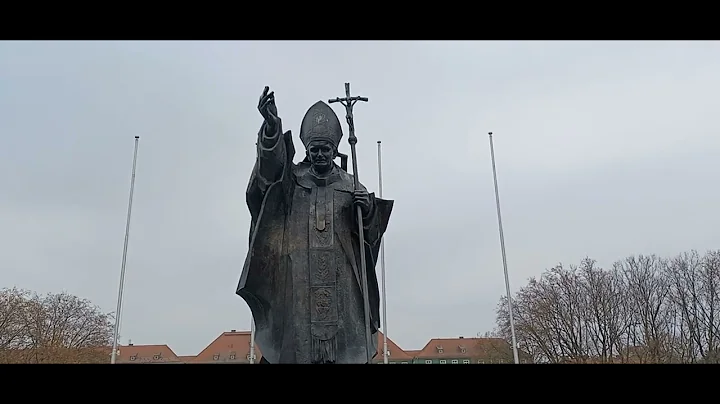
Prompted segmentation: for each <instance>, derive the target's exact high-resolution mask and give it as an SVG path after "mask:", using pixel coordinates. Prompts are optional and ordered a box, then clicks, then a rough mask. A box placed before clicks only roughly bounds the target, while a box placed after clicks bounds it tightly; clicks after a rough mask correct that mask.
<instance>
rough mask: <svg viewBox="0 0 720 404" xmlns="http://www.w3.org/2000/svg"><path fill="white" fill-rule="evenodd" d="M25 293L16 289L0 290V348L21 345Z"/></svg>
mask: <svg viewBox="0 0 720 404" xmlns="http://www.w3.org/2000/svg"><path fill="white" fill-rule="evenodd" d="M26 295H27V293H26V292H24V291H21V290H18V289H3V290H0V350H3V351H4V350H7V349H13V348H18V347H19V346H21V345H22V339H23V321H22V318H23V316H22V313H23V308H24V305H25V301H26V298H27V296H26Z"/></svg>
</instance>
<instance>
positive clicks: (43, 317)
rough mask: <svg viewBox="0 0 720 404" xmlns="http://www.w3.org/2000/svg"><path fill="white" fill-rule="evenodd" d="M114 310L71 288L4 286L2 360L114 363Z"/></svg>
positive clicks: (0, 335)
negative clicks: (43, 289)
mask: <svg viewBox="0 0 720 404" xmlns="http://www.w3.org/2000/svg"><path fill="white" fill-rule="evenodd" d="M113 321H114V319H113V315H112V314H110V313H103V312H102V310H101V309H100V308H99V307H97V306H95V305H93V304H91V303H90V301H88V300H86V299H81V298H79V297H77V296H73V295H71V294H68V293H64V292H63V293H57V294H54V293H50V294H46V295H39V294H37V293H33V292H30V291H26V290H20V289H2V290H0V363H109V360H110V349H111V346H112V338H113V326H114V324H113Z"/></svg>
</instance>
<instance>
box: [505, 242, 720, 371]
mask: <svg viewBox="0 0 720 404" xmlns="http://www.w3.org/2000/svg"><path fill="white" fill-rule="evenodd" d="M512 303H513V314H514V316H513V320H514V324H515V333H516V337H517V342H518V347H519V349H520V350H521V351H523V352H525V353H526V354H528V355H529V356H530V357H531V358H532V360H533V361H534V362H536V363H720V250H717V251H709V252H707V253H705V254H704V255H701V254H699V253H698V252H697V251H690V252H686V253H682V254H679V255H677V256H674V257H670V258H662V257H658V256H656V255H647V256H646V255H639V256H630V257H627V258H625V259H623V260H620V261H617V262H615V263H614V264H613V265H612V267H611V268H609V269H605V268H601V267H599V266H598V265H597V262H596V261H595V260H593V259H590V258H585V259H583V260H582V261H581V262H580V264H579V265H571V266H569V267H565V266H563V265H562V264H560V265H558V266H556V267H554V268H551V269H548V270H546V271H545V272H544V273H543V274H542V275H541V276H540V277H539V278H531V279H530V280H529V282H528V283H527V285H526V286H524V287H523V288H521V289H520V290H519V291H518V292H517V293H516V294H515V296H514V297H513V300H512ZM495 333H496V334H497V335H498V336H501V337H502V338H505V339H506V340H508V341H510V340H511V339H510V322H509V316H508V310H507V300H506V297H501V299H500V302H499V304H498V307H497V328H496V331H495Z"/></svg>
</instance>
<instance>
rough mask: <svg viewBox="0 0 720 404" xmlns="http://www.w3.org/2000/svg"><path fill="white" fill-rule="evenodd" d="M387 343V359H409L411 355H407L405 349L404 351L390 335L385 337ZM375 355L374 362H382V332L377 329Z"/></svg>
mask: <svg viewBox="0 0 720 404" xmlns="http://www.w3.org/2000/svg"><path fill="white" fill-rule="evenodd" d="M387 344H388V352H389V353H390V355H388V359H389V360H393V361H398V360H399V361H403V360H406V361H411V360H412V359H413V357H412V356H411V355H408V353H407V352H406V351H404V350H403V349H402V348H400V346H398V344H396V343H395V342H394V341H393V340H392V339H390V337H388V339H387ZM377 352H378V353H377V356H376V357H375V359H373V360H374V361H376V362H382V361H383V356H382V355H383V334H382V332H381V331H378V351H377Z"/></svg>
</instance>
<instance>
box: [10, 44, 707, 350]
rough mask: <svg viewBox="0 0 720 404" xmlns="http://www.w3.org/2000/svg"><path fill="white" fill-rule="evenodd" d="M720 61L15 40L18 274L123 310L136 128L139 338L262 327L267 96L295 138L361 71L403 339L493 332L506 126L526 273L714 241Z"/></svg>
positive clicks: (363, 115)
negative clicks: (249, 293)
mask: <svg viewBox="0 0 720 404" xmlns="http://www.w3.org/2000/svg"><path fill="white" fill-rule="evenodd" d="M719 72H720V46H719V44H718V43H717V42H710V41H704V42H694V43H693V42H660V41H653V42H628V41H624V42H540V41H533V42H509V41H508V42H470V41H465V42H419V41H418V42H390V41H386V42H340V41H335V42H299V41H298V42H232V41H223V42H180V41H178V42H149V41H148V42H102V41H95V42H3V43H0V137H1V139H2V147H1V148H0V172H1V174H0V189H2V191H1V192H0V245H2V254H0V287H12V286H17V287H20V288H25V289H30V290H34V291H38V292H41V293H46V292H60V291H63V290H65V291H68V292H70V293H73V294H75V295H78V296H81V297H84V298H88V299H90V300H92V301H93V302H94V303H96V304H98V305H99V306H101V307H102V308H103V309H104V310H105V311H108V312H110V311H114V310H115V304H116V299H117V288H118V280H119V273H120V263H121V256H122V244H123V237H124V231H125V219H126V209H127V198H128V191H129V185H130V170H131V164H132V152H133V136H134V135H136V134H137V135H140V136H141V138H140V150H139V156H138V165H137V179H136V186H135V198H134V203H133V216H132V224H131V233H130V245H129V252H128V261H127V275H126V284H125V296H124V310H123V318H122V320H123V322H122V332H121V334H122V340H121V343H123V344H125V343H127V342H128V339H132V341H133V342H134V343H136V344H164V343H167V344H169V345H170V347H171V348H173V349H174V350H175V352H176V353H177V354H181V355H182V354H185V355H188V354H189V355H192V354H196V353H198V352H199V351H200V350H201V349H203V348H204V347H205V346H206V345H207V344H208V343H210V342H211V341H212V340H213V339H214V338H215V337H217V336H218V335H219V334H220V333H221V332H223V331H228V330H230V329H238V330H240V329H245V330H247V329H249V327H250V311H249V309H248V308H247V306H246V304H245V302H244V301H243V300H242V299H241V298H240V297H238V296H236V295H235V288H236V286H237V282H238V278H239V276H240V272H241V269H242V264H243V260H244V258H245V254H246V252H247V242H248V226H249V214H248V211H247V206H246V204H245V188H246V186H247V180H248V178H249V175H250V171H251V169H252V166H253V163H254V158H255V149H254V143H255V139H256V133H257V129H258V128H259V125H260V124H261V122H262V117H261V116H260V114H259V113H258V111H257V101H258V97H259V96H260V94H261V92H262V90H263V86H265V85H269V86H270V87H271V89H273V90H274V91H275V94H276V100H277V106H278V111H279V114H280V116H281V117H282V118H283V123H284V126H285V127H286V129H292V130H293V133H294V135H295V136H297V135H298V133H299V127H300V121H301V119H302V117H303V115H304V114H305V112H306V110H307V108H308V107H310V105H312V104H313V103H314V102H316V101H318V100H327V99H329V98H334V97H336V96H343V95H344V86H343V83H345V82H347V81H349V82H350V83H351V90H352V92H353V95H362V96H365V97H369V99H370V102H369V103H361V104H357V105H356V107H355V120H356V129H357V136H358V139H359V143H358V145H357V150H358V161H359V167H360V168H359V170H360V172H359V174H360V180H361V182H363V183H364V184H365V185H366V186H367V187H368V188H369V189H370V190H372V191H376V190H377V183H378V178H377V144H376V141H377V140H382V142H383V149H382V153H383V181H384V184H383V185H384V194H385V195H384V196H385V197H386V198H389V199H394V200H395V201H396V203H395V208H394V211H393V215H392V217H391V220H390V224H389V228H388V232H387V233H386V264H387V302H388V320H389V324H388V325H389V328H388V335H389V336H390V338H391V339H393V340H395V341H396V342H397V343H398V344H399V345H400V346H401V347H403V348H405V349H417V348H421V347H422V346H423V345H424V344H425V343H426V342H427V341H428V340H429V339H430V338H433V337H456V336H460V335H463V336H474V335H476V334H477V333H478V332H484V331H489V330H491V329H493V328H494V326H495V308H496V305H497V302H498V299H499V297H500V296H501V295H503V294H504V293H505V289H504V288H505V286H504V278H503V271H502V260H501V255H500V245H499V238H498V229H497V217H496V212H495V199H494V193H493V181H492V169H491V164H490V150H489V144H488V136H487V132H488V131H493V132H494V133H495V136H494V138H495V152H496V159H497V165H498V179H499V186H500V196H501V202H502V209H503V211H502V214H503V220H504V226H505V229H504V230H505V239H506V246H507V257H508V265H509V270H510V277H511V279H510V280H511V285H512V288H513V289H514V290H516V289H518V288H520V287H521V286H523V285H524V284H525V283H526V281H527V279H528V278H529V277H532V276H538V275H540V274H541V273H542V272H543V271H544V270H545V269H547V268H549V267H551V266H553V265H556V264H557V263H559V262H562V263H564V264H571V263H578V262H579V261H580V260H581V259H582V258H583V257H585V256H590V257H593V258H595V259H597V260H598V261H599V264H600V265H601V266H606V267H607V266H610V265H611V264H612V262H613V261H614V260H616V259H618V258H622V257H624V256H626V255H629V254H650V253H657V254H660V255H672V254H676V253H679V252H682V251H686V250H689V249H698V250H700V251H705V250H707V249H716V248H718V247H719V246H720V232H719V231H718V228H720V215H718V213H717V212H718V206H720V189H718V187H717V183H718V180H717V178H718V170H720V159H718V158H717V157H718V156H719V155H720V136H718V132H719V129H720V120H718V118H717V113H718V101H717V100H718V94H720V73H719ZM334 105H337V104H334ZM341 108H342V107H336V108H335V110H336V113H338V115H339V116H340V117H341V118H342V113H343V111H342V110H341ZM341 121H343V125H344V128H345V131H346V132H347V127H346V125H345V122H344V120H343V119H341ZM346 136H347V133H346ZM295 142H296V147H297V148H298V155H297V156H296V160H299V159H300V158H301V157H302V152H303V150H304V149H303V148H302V144H301V142H300V141H299V139H297V138H296V139H295ZM340 151H341V152H344V153H348V154H349V146H348V144H347V137H345V138H343V143H342V146H341V148H340ZM712 184H716V185H712ZM378 273H379V266H378Z"/></svg>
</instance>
